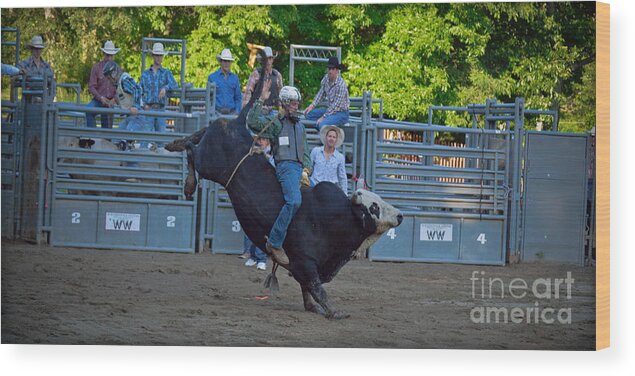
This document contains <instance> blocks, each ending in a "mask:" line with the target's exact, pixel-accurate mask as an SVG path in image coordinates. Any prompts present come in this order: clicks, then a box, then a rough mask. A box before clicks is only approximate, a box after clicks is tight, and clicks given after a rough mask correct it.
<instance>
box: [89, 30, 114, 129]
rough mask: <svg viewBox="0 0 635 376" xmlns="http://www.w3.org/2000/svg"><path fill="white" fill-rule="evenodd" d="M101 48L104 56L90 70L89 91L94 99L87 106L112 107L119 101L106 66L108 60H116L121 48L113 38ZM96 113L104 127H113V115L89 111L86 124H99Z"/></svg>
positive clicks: (93, 125)
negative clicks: (108, 76)
mask: <svg viewBox="0 0 635 376" xmlns="http://www.w3.org/2000/svg"><path fill="white" fill-rule="evenodd" d="M100 49H101V51H102V52H103V58H102V60H101V61H100V62H98V63H96V64H95V65H93V68H92V69H91V71H90V78H89V80H88V91H89V92H90V94H91V95H92V96H93V99H92V100H91V101H90V102H88V105H87V107H91V108H95V107H106V108H112V107H114V106H115V104H116V103H117V100H116V99H115V84H113V83H112V81H111V80H110V79H109V78H106V77H105V76H104V66H105V65H106V63H107V62H109V61H114V59H115V55H116V54H117V52H119V50H120V48H115V44H114V43H113V42H112V41H111V40H108V41H106V43H104V47H103V48H101V47H100ZM96 115H99V118H100V121H101V127H102V128H112V119H113V116H112V115H109V114H103V113H102V114H96V113H94V112H87V113H86V126H87V127H88V128H95V127H96V126H97V123H96V121H95V116H96Z"/></svg>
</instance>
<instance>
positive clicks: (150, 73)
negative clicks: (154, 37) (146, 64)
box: [141, 43, 178, 132]
mask: <svg viewBox="0 0 635 376" xmlns="http://www.w3.org/2000/svg"><path fill="white" fill-rule="evenodd" d="M167 54H168V51H165V50H164V49H163V44H162V43H155V44H154V45H153V46H152V59H153V64H152V66H150V68H148V69H146V70H145V71H143V73H142V74H141V89H142V91H143V109H144V110H146V111H165V106H166V105H167V103H168V96H167V91H168V90H174V89H176V88H178V86H177V84H176V81H175V80H174V76H173V75H172V72H170V71H169V70H167V69H165V68H163V67H162V66H161V64H162V63H163V56H165V55H167ZM146 120H147V121H148V123H149V124H150V125H151V127H152V128H153V129H154V130H155V131H156V132H165V131H166V128H165V118H164V117H153V116H147V117H146Z"/></svg>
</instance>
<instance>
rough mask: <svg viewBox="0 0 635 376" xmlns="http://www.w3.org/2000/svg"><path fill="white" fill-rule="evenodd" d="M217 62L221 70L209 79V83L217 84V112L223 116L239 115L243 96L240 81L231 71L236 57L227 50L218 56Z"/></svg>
mask: <svg viewBox="0 0 635 376" xmlns="http://www.w3.org/2000/svg"><path fill="white" fill-rule="evenodd" d="M216 60H218V62H219V64H220V68H219V69H218V70H217V71H216V72H214V73H212V74H210V75H209V77H207V81H208V82H213V83H214V84H216V103H215V108H216V112H218V113H220V114H223V115H231V114H237V113H239V112H240V109H241V107H242V100H243V95H242V93H241V92H240V80H239V79H238V76H237V75H236V74H235V73H233V72H232V71H231V66H232V62H233V61H234V57H233V56H232V53H231V51H229V49H227V48H225V49H224V50H223V51H222V52H221V53H220V54H219V55H216Z"/></svg>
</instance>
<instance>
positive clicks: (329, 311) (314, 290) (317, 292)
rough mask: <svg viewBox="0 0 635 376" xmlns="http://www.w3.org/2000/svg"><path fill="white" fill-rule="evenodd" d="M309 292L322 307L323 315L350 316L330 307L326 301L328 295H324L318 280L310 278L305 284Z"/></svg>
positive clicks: (324, 292)
mask: <svg viewBox="0 0 635 376" xmlns="http://www.w3.org/2000/svg"><path fill="white" fill-rule="evenodd" d="M307 289H308V290H309V293H310V294H311V296H312V297H313V299H315V301H316V302H317V303H318V304H319V305H320V306H321V307H322V308H323V309H324V311H325V314H324V316H325V317H326V318H327V319H336V320H339V319H345V318H348V317H350V315H349V314H348V313H345V312H341V311H336V310H335V309H333V308H332V307H331V305H330V304H329V302H328V297H327V296H326V291H325V290H324V288H323V287H322V282H320V281H319V280H312V281H311V283H309V285H308V286H307Z"/></svg>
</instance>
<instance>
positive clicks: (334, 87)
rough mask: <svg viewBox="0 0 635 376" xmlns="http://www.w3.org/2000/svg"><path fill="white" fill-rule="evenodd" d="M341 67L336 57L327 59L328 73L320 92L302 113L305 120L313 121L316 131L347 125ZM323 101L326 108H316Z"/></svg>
mask: <svg viewBox="0 0 635 376" xmlns="http://www.w3.org/2000/svg"><path fill="white" fill-rule="evenodd" d="M342 67H343V65H342V64H340V63H339V61H338V60H337V58H336V57H331V58H329V61H328V72H327V73H326V74H325V75H324V78H322V82H321V83H320V91H318V93H317V95H316V96H315V99H313V103H311V105H310V106H309V107H307V108H306V110H305V111H304V116H305V117H306V119H307V120H315V128H317V129H318V130H320V129H322V127H324V126H325V125H339V126H341V125H344V124H346V123H348V87H347V86H346V82H344V79H343V78H342V76H341V75H340V69H342ZM323 100H326V102H327V105H328V107H326V108H324V107H319V108H316V106H318V105H319V104H320V103H321V102H322V101H323Z"/></svg>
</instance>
